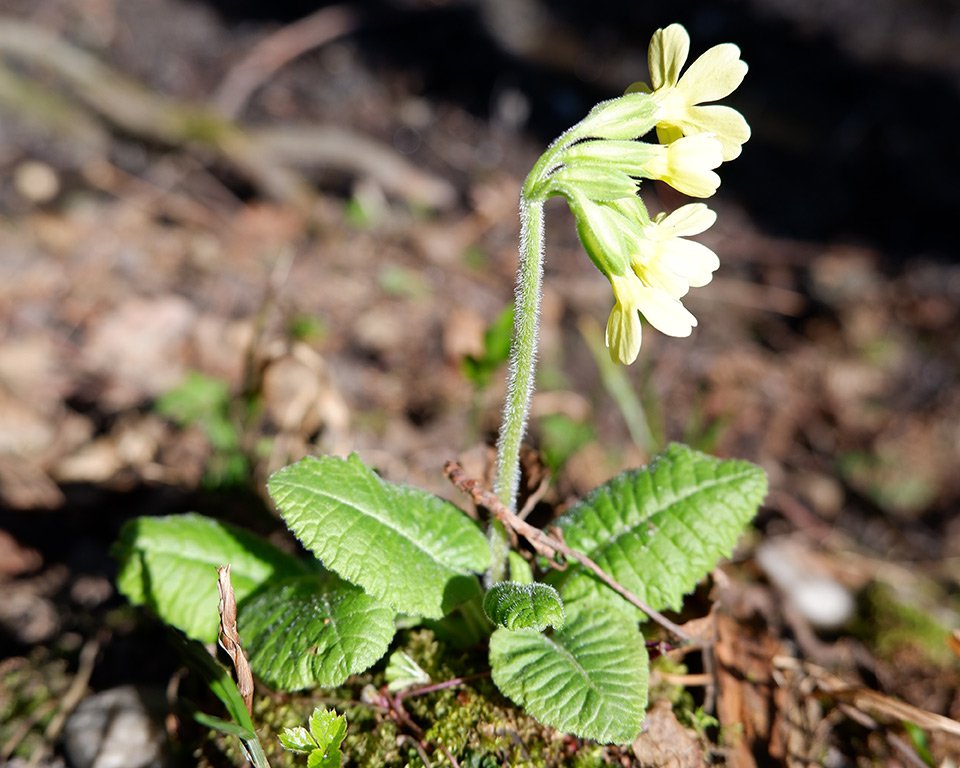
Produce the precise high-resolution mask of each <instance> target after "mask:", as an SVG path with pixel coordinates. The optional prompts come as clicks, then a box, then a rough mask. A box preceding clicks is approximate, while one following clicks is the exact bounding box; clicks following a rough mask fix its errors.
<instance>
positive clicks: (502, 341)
mask: <svg viewBox="0 0 960 768" xmlns="http://www.w3.org/2000/svg"><path fill="white" fill-rule="evenodd" d="M513 314H514V306H513V304H510V306H508V307H507V308H506V309H505V310H503V312H501V313H500V314H499V315H497V317H496V319H495V320H494V321H493V322H492V323H491V324H490V327H489V328H487V330H486V331H485V332H484V334H483V354H481V355H479V356H475V355H467V356H466V357H465V358H464V359H463V362H462V365H461V369H462V371H463V374H464V376H466V377H467V378H468V379H470V381H471V382H472V383H473V385H474V386H475V387H476V388H477V389H484V388H486V386H487V385H488V384H489V383H490V378H491V377H492V376H493V374H494V373H495V372H496V370H497V369H498V368H499V367H500V366H501V365H503V363H505V362H506V361H507V358H508V357H510V343H511V341H512V339H513Z"/></svg>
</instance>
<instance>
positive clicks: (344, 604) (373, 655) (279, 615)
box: [238, 572, 395, 691]
mask: <svg viewBox="0 0 960 768" xmlns="http://www.w3.org/2000/svg"><path fill="white" fill-rule="evenodd" d="M393 618H394V611H393V610H392V609H391V608H389V607H387V606H385V605H383V603H380V602H378V601H376V600H374V599H373V598H372V597H370V596H369V595H367V594H366V593H365V592H364V591H363V590H362V589H360V587H357V586H354V585H353V584H348V583H347V582H345V581H343V580H342V579H340V578H338V577H337V576H336V575H335V574H333V573H329V572H326V573H317V574H310V575H305V576H298V577H294V578H291V579H286V580H284V581H279V582H277V583H273V584H270V585H269V586H267V587H266V588H264V589H262V590H260V591H259V592H258V593H257V594H256V595H254V596H253V597H251V598H250V599H249V600H247V601H246V602H244V603H243V604H242V605H241V606H240V610H239V617H238V629H239V631H240V637H241V639H242V640H243V644H244V646H245V647H246V649H247V652H248V653H249V654H250V666H251V668H252V669H253V671H254V672H256V674H257V675H258V676H259V677H260V678H261V679H262V680H263V681H264V682H265V683H267V684H268V685H271V686H273V687H275V688H279V689H281V690H284V691H297V690H301V689H303V688H311V687H315V686H320V687H324V688H333V687H335V686H338V685H340V684H341V683H343V681H344V680H346V679H347V678H348V677H349V676H350V675H354V674H357V673H359V672H363V671H364V670H365V669H367V668H368V667H370V666H371V665H372V664H373V663H374V662H376V661H377V659H379V658H380V657H381V656H383V654H384V653H386V651H387V647H388V646H389V645H390V641H391V640H392V639H393V635H394V631H395V627H394V623H393Z"/></svg>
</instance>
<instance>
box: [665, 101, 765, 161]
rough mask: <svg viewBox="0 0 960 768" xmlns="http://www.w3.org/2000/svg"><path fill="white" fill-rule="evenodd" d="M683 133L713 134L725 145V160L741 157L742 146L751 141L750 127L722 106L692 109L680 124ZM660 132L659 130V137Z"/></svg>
mask: <svg viewBox="0 0 960 768" xmlns="http://www.w3.org/2000/svg"><path fill="white" fill-rule="evenodd" d="M680 131H681V132H682V133H687V132H689V133H695V132H697V131H700V132H705V133H711V134H713V135H714V136H715V137H716V138H717V140H718V141H719V142H720V143H721V144H722V145H723V160H724V162H728V161H730V160H733V159H735V158H737V157H739V156H740V149H741V145H743V144H746V143H747V141H748V140H749V139H750V126H749V125H748V124H747V121H746V120H745V119H744V117H743V115H741V114H740V113H739V112H737V110H735V109H733V108H732V107H725V106H723V105H722V104H711V105H709V106H706V107H690V109H689V111H688V117H687V119H685V120H682V121H681V122H680ZM659 133H660V130H659V128H658V129H657V134H658V136H659Z"/></svg>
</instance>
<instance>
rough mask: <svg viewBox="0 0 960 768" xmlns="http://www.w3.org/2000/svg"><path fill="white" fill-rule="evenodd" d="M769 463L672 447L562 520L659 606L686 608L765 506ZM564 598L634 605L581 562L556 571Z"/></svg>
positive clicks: (576, 544)
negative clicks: (685, 601) (685, 599)
mask: <svg viewBox="0 0 960 768" xmlns="http://www.w3.org/2000/svg"><path fill="white" fill-rule="evenodd" d="M766 492H767V479H766V476H765V474H764V472H763V470H762V469H760V468H759V467H757V466H755V465H753V464H751V463H749V462H747V461H734V460H721V459H716V458H713V457H711V456H706V455H704V454H702V453H699V452H697V451H694V450H692V449H690V448H688V447H687V446H684V445H676V444H675V445H671V446H670V447H669V448H668V449H667V450H666V451H665V452H664V453H662V454H660V455H659V456H658V457H657V458H655V459H654V461H653V462H651V464H650V465H649V466H648V467H646V468H643V469H639V470H634V471H630V472H624V473H623V474H621V475H619V476H617V477H615V478H614V479H613V480H611V481H610V482H608V483H606V484H604V485H602V486H600V487H599V488H597V489H596V490H594V491H593V492H592V493H591V494H590V495H589V496H588V497H587V498H585V499H584V500H583V501H581V502H580V503H579V504H577V505H576V506H574V507H573V508H571V509H570V510H569V511H568V512H567V513H566V514H565V515H563V516H562V517H561V518H559V519H558V520H557V526H558V527H559V528H560V529H561V530H562V532H563V536H564V539H565V541H566V543H567V544H568V545H569V546H570V547H571V548H573V549H575V550H577V551H579V552H582V553H583V554H585V555H587V556H588V557H589V558H590V559H592V560H593V561H594V562H596V563H597V565H599V566H600V567H601V568H602V569H603V570H604V571H606V572H607V573H608V574H610V575H611V576H612V577H613V578H614V579H615V580H616V581H618V582H620V584H622V585H623V586H624V587H626V588H627V589H628V590H629V591H631V592H633V593H634V594H635V595H637V597H639V598H640V599H641V600H643V601H644V602H646V603H647V604H648V605H650V606H651V607H652V608H654V609H656V610H663V609H667V608H670V609H674V610H676V609H679V608H680V605H681V601H682V599H683V596H684V595H685V594H687V593H688V592H690V591H691V590H693V588H694V587H695V586H696V585H697V582H699V581H700V579H702V578H703V577H704V576H705V575H706V574H707V573H708V572H709V571H710V570H711V569H712V568H713V567H714V566H715V565H716V563H717V561H718V560H720V558H722V557H725V556H727V555H729V554H730V553H731V551H732V550H733V547H734V545H735V544H736V541H737V538H738V537H739V536H740V534H741V533H742V532H743V529H744V528H745V527H746V525H747V524H748V523H749V522H750V520H751V519H752V518H753V516H754V515H755V514H756V512H757V508H758V507H759V505H760V503H761V502H762V501H763V497H764V495H765V494H766ZM551 583H554V584H556V585H558V586H559V587H560V594H561V595H562V597H563V599H564V602H565V603H567V604H568V606H569V604H570V603H573V602H586V603H588V604H590V605H593V606H594V607H595V608H598V607H599V606H601V605H606V606H608V607H611V608H613V609H623V608H625V606H626V605H627V604H626V603H625V602H624V601H623V600H622V599H621V598H620V597H619V596H617V595H616V594H615V593H614V592H613V591H612V590H610V589H609V588H608V587H606V586H605V585H603V584H602V583H601V582H600V581H598V580H597V578H596V577H595V576H594V575H593V574H592V573H590V572H589V571H588V570H587V569H586V568H584V567H583V566H581V565H578V564H573V565H571V567H570V568H569V569H567V571H565V572H563V573H562V574H556V575H554V576H552V577H551Z"/></svg>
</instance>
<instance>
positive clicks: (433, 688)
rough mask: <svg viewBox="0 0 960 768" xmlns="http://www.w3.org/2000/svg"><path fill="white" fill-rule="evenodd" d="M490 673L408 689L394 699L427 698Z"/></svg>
mask: <svg viewBox="0 0 960 768" xmlns="http://www.w3.org/2000/svg"><path fill="white" fill-rule="evenodd" d="M489 676H490V673H489V672H478V673H477V674H475V675H464V676H463V677H453V678H450V679H449V680H444V681H443V682H441V683H431V684H430V685H424V686H421V687H420V688H407V689H406V690H405V691H400V692H399V693H398V694H397V695H396V696H395V697H394V699H395V700H397V701H402V700H403V699H407V698H410V697H411V696H425V695H426V694H428V693H435V692H437V691H445V690H446V689H447V688H456V687H457V686H458V685H463V684H464V683H468V682H470V681H471V680H478V679H480V678H481V677H489Z"/></svg>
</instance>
